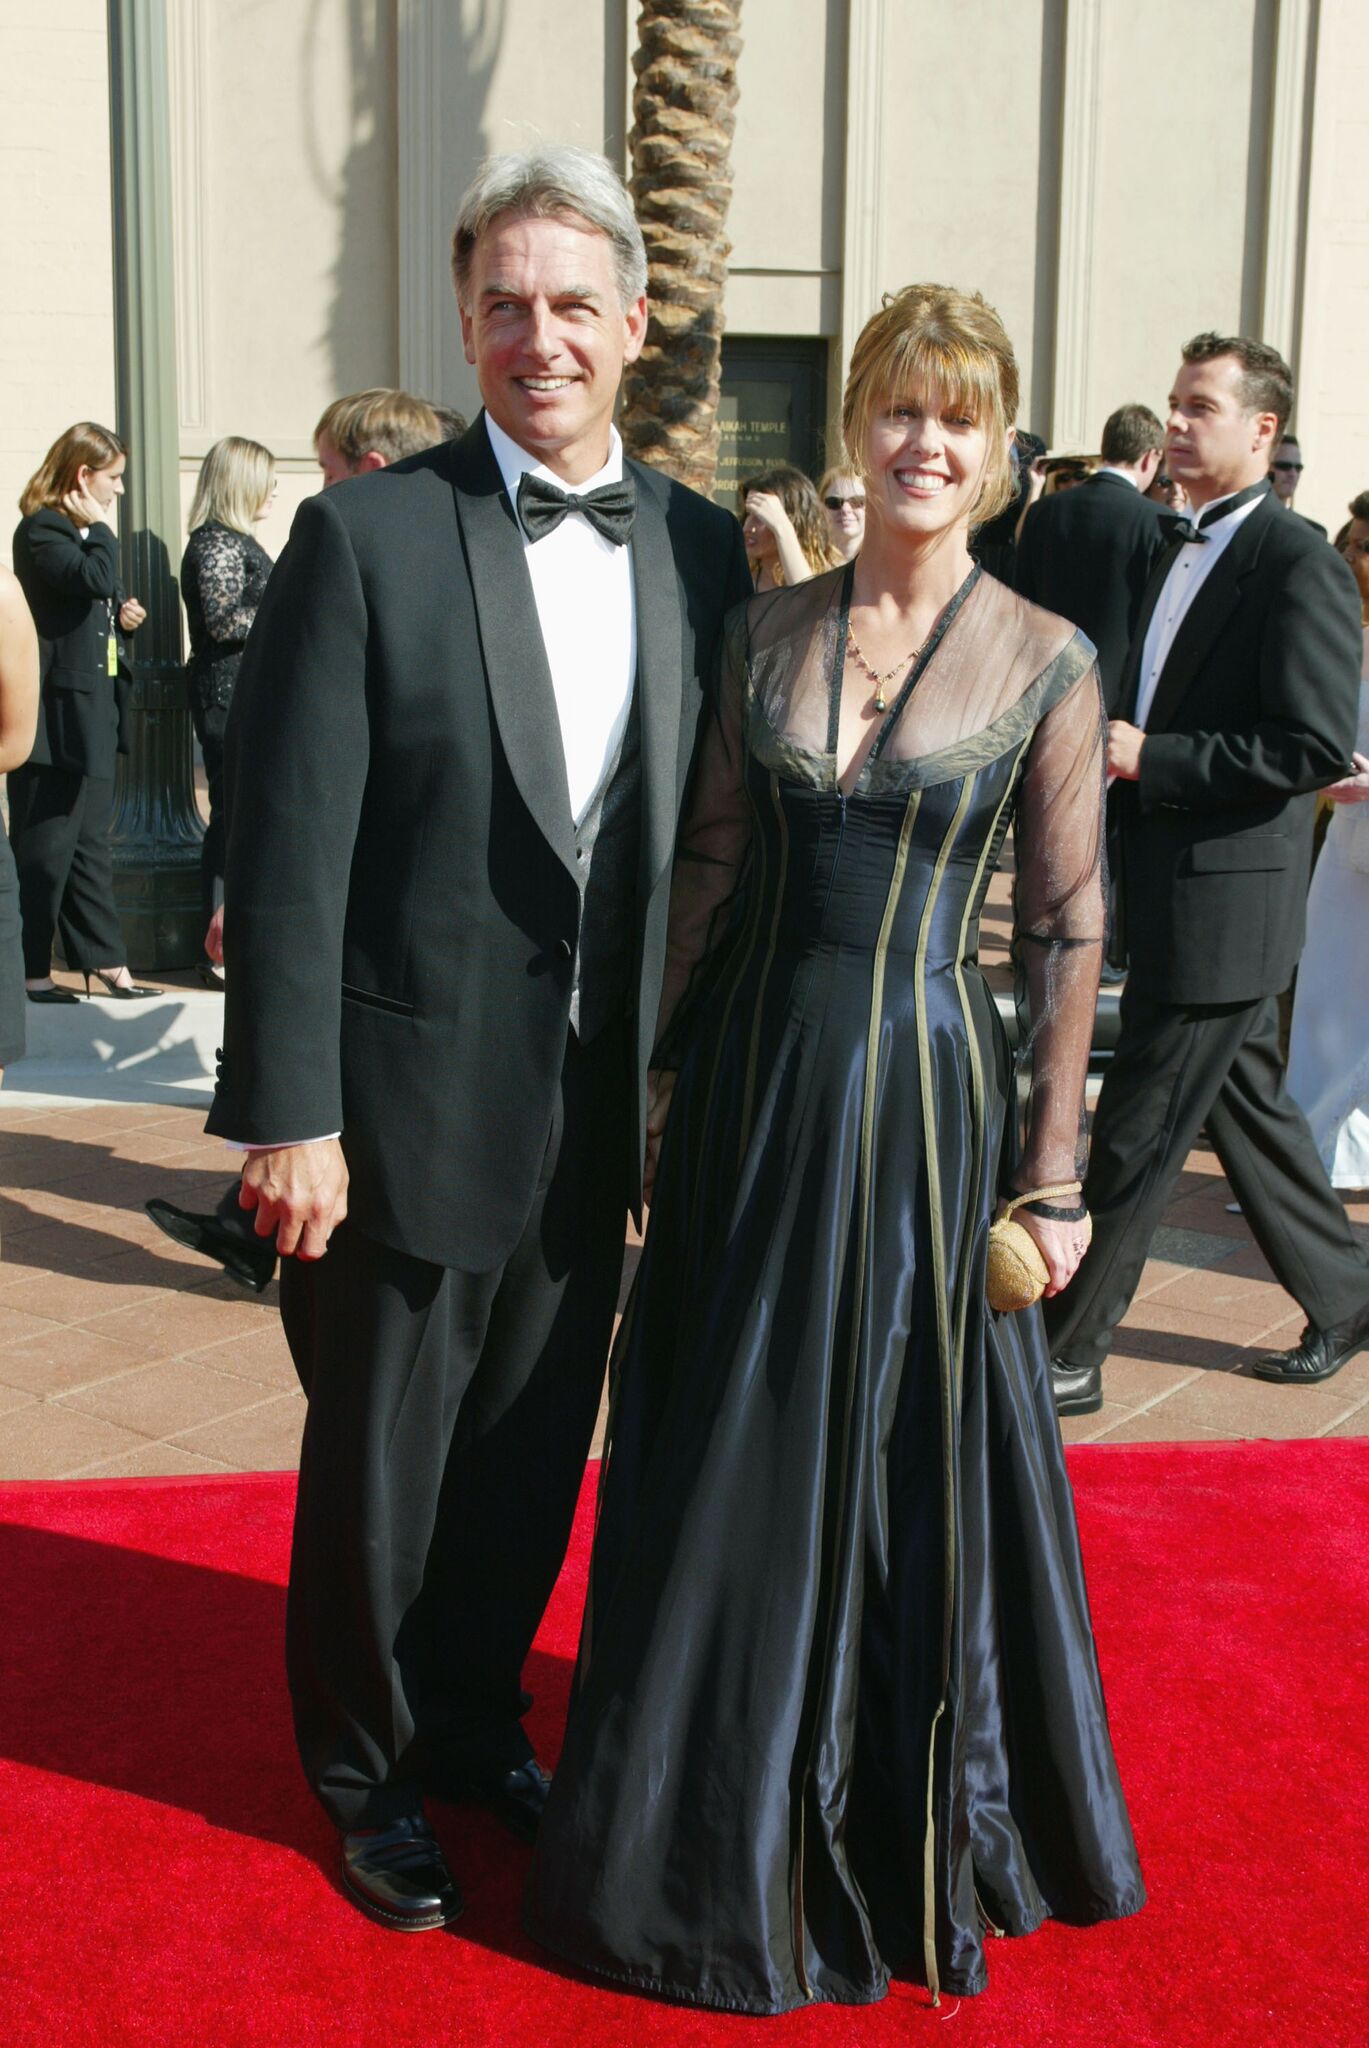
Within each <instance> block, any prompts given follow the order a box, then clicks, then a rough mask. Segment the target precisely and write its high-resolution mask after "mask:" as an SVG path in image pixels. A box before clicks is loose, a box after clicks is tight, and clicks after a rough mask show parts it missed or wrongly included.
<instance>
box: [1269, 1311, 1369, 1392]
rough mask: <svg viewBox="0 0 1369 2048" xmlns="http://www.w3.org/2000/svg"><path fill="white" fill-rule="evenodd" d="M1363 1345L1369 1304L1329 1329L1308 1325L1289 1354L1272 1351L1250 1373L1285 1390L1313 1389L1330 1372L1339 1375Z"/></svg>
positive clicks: (1368, 1334) (1368, 1338) (1368, 1327)
mask: <svg viewBox="0 0 1369 2048" xmlns="http://www.w3.org/2000/svg"><path fill="white" fill-rule="evenodd" d="M1366 1344H1369V1302H1366V1303H1365V1305H1364V1307H1363V1308H1362V1309H1361V1310H1360V1312H1359V1314H1358V1315H1354V1316H1347V1317H1346V1319H1345V1321H1344V1322H1343V1323H1332V1325H1331V1327H1330V1329H1329V1330H1314V1329H1313V1327H1312V1325H1311V1323H1309V1324H1308V1325H1307V1327H1306V1329H1305V1330H1304V1331H1303V1333H1302V1336H1301V1337H1300V1338H1299V1339H1298V1342H1297V1343H1296V1344H1295V1346H1294V1347H1293V1349H1292V1350H1291V1351H1271V1352H1270V1354H1269V1356H1268V1358H1261V1359H1260V1360H1259V1361H1258V1363H1257V1364H1256V1365H1255V1366H1254V1367H1253V1368H1252V1370H1253V1371H1254V1374H1255V1377H1256V1379H1259V1380H1277V1381H1278V1382H1279V1383H1280V1385H1282V1386H1286V1387H1314V1386H1315V1385H1316V1384H1317V1381H1318V1380H1329V1379H1330V1377H1331V1375H1332V1373H1333V1372H1339V1371H1340V1369H1341V1367H1342V1366H1343V1365H1344V1364H1345V1361H1346V1360H1347V1359H1348V1358H1353V1357H1354V1355H1355V1353H1356V1352H1357V1351H1363V1349H1364V1347H1365V1345H1366Z"/></svg>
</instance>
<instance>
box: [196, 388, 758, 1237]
mask: <svg viewBox="0 0 1369 2048" xmlns="http://www.w3.org/2000/svg"><path fill="white" fill-rule="evenodd" d="M629 467H630V469H631V470H632V473H633V475H634V476H635V478H636V481H637V493H638V512H637V521H636V525H635V527H634V531H633V539H632V553H633V574H634V581H635V587H636V600H637V645H638V668H637V689H638V701H639V708H640V718H641V746H642V806H643V817H642V829H641V857H640V867H639V875H638V901H637V933H636V941H637V947H636V975H635V1006H634V1015H633V1019H632V1039H633V1054H632V1058H631V1060H630V1061H625V1072H624V1075H623V1086H624V1088H625V1089H627V1090H630V1091H631V1096H632V1103H633V1108H634V1112H635V1113H634V1117H633V1129H634V1134H635V1142H634V1149H633V1156H632V1158H631V1160H630V1161H625V1162H624V1174H623V1184H624V1197H625V1207H626V1204H627V1201H628V1200H632V1201H637V1200H639V1198H640V1177H641V1163H642V1156H643V1151H644V1120H645V1090H646V1064H647V1057H648V1054H649V1052H650V1049H651V1039H652V1035H653V1033H654V1030H655V1026H656V1010H657V1004H658V1000H659V994H660V984H661V976H662V971H663V963H664V949H665V928H666V909H667V899H668V894H669V876H670V865H671V856H672V853H673V850H674V843H675V835H676V828H677V822H678V815H679V809H680V804H681V801H682V798H683V793H684V787H685V780H686V775H687V772H688V765H689V761H690V757H691V754H692V751H693V746H694V740H695V736H696V731H697V727H698V724H699V719H700V713H701V709H702V703H703V694H702V693H703V690H704V688H705V685H706V684H707V683H708V682H709V677H710V674H711V670H712V665H713V661H714V654H715V648H716V644H717V642H718V638H719V632H720V628H721V624H722V618H723V614H724V612H725V611H726V610H727V609H728V607H729V606H730V605H732V604H734V603H737V602H739V601H740V599H741V598H743V597H745V596H746V595H747V594H748V592H749V590H750V577H749V575H748V574H747V570H746V558H745V552H744V550H743V547H742V543H741V529H740V527H739V526H738V525H737V522H736V520H735V519H733V518H732V516H731V515H730V514H729V513H727V512H725V511H723V510H721V509H720V508H718V507H716V506H713V505H710V504H708V503H707V502H706V501H705V500H704V499H702V498H700V497H698V496H697V495H696V494H695V493H694V492H692V491H689V490H686V489H684V488H683V487H682V486H681V485H679V484H676V483H673V482H671V481H670V480H669V479H668V478H666V477H663V476H660V475H658V474H656V473H655V472H654V471H652V470H649V469H644V468H642V467H641V466H640V465H638V464H636V463H631V464H630V465H629ZM225 766H226V783H227V789H226V802H227V814H228V820H229V833H228V854H227V872H226V876H225V886H224V895H225V902H226V904H227V908H228V914H227V918H226V920H225V932H224V942H225V964H226V968H227V997H226V1015H225V1034H224V1045H223V1052H222V1056H221V1060H220V1069H219V1084H218V1088H217V1091H216V1094H215V1098H214V1104H213V1107H212V1109H211V1112H210V1116H209V1122H208V1129H209V1130H210V1131H213V1132H217V1133H219V1134H221V1135H223V1136H225V1137H230V1138H237V1139H241V1140H244V1141H247V1142H249V1143H251V1142H256V1143H271V1142H274V1143H285V1142H288V1141H292V1140H298V1139H302V1138H309V1137H317V1136H319V1135H321V1134H323V1133H326V1132H328V1131H335V1130H341V1131H342V1134H343V1147H344V1150H345V1152H346V1155H347V1162H348V1167H349V1169H350V1173H351V1186H350V1189H349V1196H348V1201H349V1210H350V1214H351V1215H352V1216H353V1217H354V1218H355V1219H356V1221H357V1222H358V1223H359V1224H360V1226H361V1228H362V1229H363V1230H365V1231H366V1232H367V1233H368V1234H369V1235H371V1236H373V1237H375V1238H377V1239H379V1240H380V1241H381V1242H382V1243H386V1244H390V1245H393V1246H395V1247H397V1248H398V1249H401V1250H404V1251H408V1252H411V1253H413V1254H414V1255H416V1256H417V1257H420V1258H424V1259H428V1260H431V1261H433V1262H435V1263H437V1264H440V1265H448V1266H457V1267H461V1268H464V1269H466V1270H469V1271H485V1270H487V1269H489V1268H491V1267H493V1266H496V1265H498V1264H499V1263H501V1261H502V1260H503V1259H504V1257H505V1256H506V1255H507V1253H508V1252H509V1251H510V1250H511V1248H512V1246H513V1245H514V1244H515V1242H516V1241H517V1238H518V1234H519V1231H520V1230H521V1228H522V1225H523V1222H524V1219H525V1217H526V1215H527V1212H528V1209H529V1206H530V1204H531V1202H532V1198H533V1195H534V1192H535V1190H536V1186H537V1181H538V1175H539V1172H540V1170H541V1167H542V1163H543V1160H544V1157H545V1154H546V1148H547V1143H548V1136H549V1132H550V1127H551V1121H552V1116H553V1113H554V1106H555V1102H556V1095H557V1089H558V1085H559V1076H560V1068H561V1061H562V1057H563V1052H564V1047H565V1042H566V1032H567V1020H568V1016H569V1005H570V995H571V977H572V969H573V960H574V954H575V946H576V937H577V931H578V923H579V917H580V893H579V890H578V888H577V886H576V881H575V854H574V836H573V826H572V820H571V813H570V800H569V796H568V793H567V786H566V774H565V761H564V754H563V750H562V744H561V736H560V728H559V724H558V720H557V712H556V704H555V699H554V696H553V693H552V683H551V675H550V671H549V669H548V666H547V660H546V655H545V652H544V649H543V644H542V637H541V632H540V629H539V626H538V621H537V611H536V606H535V603H534V600H533V594H532V584H531V580H530V578H529V576H528V571H527V564H526V561H525V558H524V551H523V544H522V540H521V537H520V534H519V530H518V527H517V524H516V521H515V517H514V513H513V508H512V507H511V505H510V503H509V501H508V498H507V496H506V494H505V491H504V488H503V482H502V478H501V476H500V471H499V467H498V464H497V463H496V462H495V459H494V455H493V453H492V451H491V449H490V445H489V439H488V436H487V435H486V432H485V427H484V420H483V416H482V417H481V418H479V419H477V420H476V422H475V424H474V425H473V426H472V427H471V429H470V431H469V432H468V433H467V434H466V435H465V436H464V437H463V438H462V439H461V440H459V441H454V442H448V443H447V444H446V445H445V446H443V447H440V448H434V449H429V450H428V451H426V452H425V453H424V454H422V455H418V456H414V457H412V458H410V459H409V460H408V461H405V462H400V463H396V464H394V465H393V466H392V467H391V468H388V469H383V470H377V471H376V472H374V474H372V475H368V476H365V477H360V478H357V479H354V480H353V481H350V482H347V483H344V484H339V485H337V486H336V487H335V488H333V489H332V490H329V491H326V492H322V493H320V495H319V496H317V497H315V498H310V499H308V500H307V501H306V502H305V503H304V504H303V505H302V506H301V507H300V509H299V512H298V513H297V515H296V517H295V522H294V527H293V530H292V532H291V537H290V542H289V545H288V547H287V548H286V550H285V552H284V553H283V554H282V556H281V559H280V561H279V563H278V564H277V566H276V568H275V570H274V572H273V574H272V576H271V580H270V582H269V584H268V585H267V590H266V595H265V598H264V599H263V602H262V605H261V608H260V610H259V611H258V613H257V617H256V621H255V623H254V625H253V627H252V631H251V634H250V635H249V638H248V641H247V646H246V649H245V651H244V654H243V660H242V667H241V670H240V672H239V676H238V682H237V686H236V688H235V690H234V692H233V701H232V707H231V710H230V713H229V719H228V728H227V735H226V764H225Z"/></svg>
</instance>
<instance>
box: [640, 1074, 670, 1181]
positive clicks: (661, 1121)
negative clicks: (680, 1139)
mask: <svg viewBox="0 0 1369 2048" xmlns="http://www.w3.org/2000/svg"><path fill="white" fill-rule="evenodd" d="M674 1092H675V1074H674V1070H673V1069H672V1068H667V1067H654V1068H653V1069H652V1071H651V1072H650V1073H649V1074H648V1075H647V1077H646V1167H645V1169H644V1171H643V1174H642V1199H643V1201H644V1202H648V1203H649V1202H650V1200H651V1191H652V1189H653V1188H654V1187H655V1185H656V1162H657V1160H658V1159H659V1158H660V1156H661V1139H662V1138H663V1137H664V1135H665V1125H666V1118H667V1117H668V1116H669V1114H670V1098H671V1096H672V1095H673V1094H674Z"/></svg>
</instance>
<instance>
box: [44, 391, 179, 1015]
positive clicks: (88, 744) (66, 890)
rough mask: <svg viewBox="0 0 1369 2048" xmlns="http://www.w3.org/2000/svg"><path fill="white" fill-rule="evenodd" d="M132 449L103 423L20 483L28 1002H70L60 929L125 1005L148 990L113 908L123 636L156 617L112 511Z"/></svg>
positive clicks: (125, 672)
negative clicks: (135, 578)
mask: <svg viewBox="0 0 1369 2048" xmlns="http://www.w3.org/2000/svg"><path fill="white" fill-rule="evenodd" d="M127 461H128V457H127V454H126V452H125V449H124V444H123V442H122V441H121V440H120V439H119V437H118V435H117V434H112V433H111V432H110V431H109V429H108V427H102V426H99V425H97V424H96V422H95V421H94V420H78V421H77V423H76V425H75V426H74V427H68V428H67V430H66V432H65V433H64V434H59V436H58V437H57V439H56V440H55V441H54V442H53V444H52V446H51V448H49V450H48V452H47V454H46V455H45V456H44V458H43V461H42V463H41V464H40V466H39V468H38V469H37V470H36V471H35V472H34V474H33V475H32V476H31V477H30V478H29V481H28V483H27V484H26V485H25V486H24V492H23V495H22V497H21V498H20V500H19V510H20V511H21V512H22V513H23V515H24V516H23V518H22V519H21V520H20V522H19V525H18V528H17V529H16V531H15V535H14V573H15V575H16V576H17V577H18V578H19V582H20V584H21V586H22V588H23V592H24V597H25V599H26V601H27V603H28V608H29V610H30V612H31V613H32V614H33V623H34V625H35V626H36V627H37V629H38V642H39V650H40V659H41V668H42V677H43V687H42V700H41V706H40V711H39V718H38V731H37V736H36V738H35V740H34V743H33V752H32V753H31V755H30V756H29V759H28V761H27V762H26V763H25V765H24V766H23V767H22V768H16V769H14V770H13V771H12V773H11V775H10V778H9V799H10V840H11V843H12V845H13V847H14V858H15V863H16V865H17V867H18V870H19V902H20V908H21V912H22V916H23V924H24V985H25V988H26V989H27V991H28V999H29V1001H30V1002H31V1003H74V1002H76V1001H77V997H76V996H75V994H74V993H73V992H72V990H71V989H68V988H58V987H56V986H55V985H54V983H53V979H52V942H53V936H54V933H56V934H57V935H59V936H60V938H61V942H62V957H63V959H64V960H65V961H66V963H67V966H68V967H72V968H75V969H76V970H77V971H78V972H80V973H84V975H85V978H86V992H87V994H91V993H93V992H94V991H93V989H92V983H98V984H99V986H100V989H101V990H102V992H103V993H104V994H106V995H110V996H116V997H118V998H119V999H120V1000H121V1001H124V1002H128V1001H132V1000H133V999H135V998H137V997H139V996H151V995H155V994H156V990H155V989H150V988H140V987H138V985H137V984H136V982H134V980H133V978H132V976H131V975H130V974H129V971H128V967H127V964H126V962H125V959H124V939H123V932H122V930H121V929H120V925H119V914H118V911H117V910H116V909H115V907H114V869H113V863H112V861H111V859H110V852H109V817H110V810H111V808H112V805H113V801H114V766H115V759H116V756H117V755H119V754H121V753H126V752H127V737H126V734H125V729H124V721H125V718H126V715H127V709H128V691H129V685H130V682H131V680H132V678H131V675H130V672H129V667H128V662H127V659H126V647H125V636H126V635H128V634H129V633H133V632H136V631H137V629H138V627H139V626H140V625H141V624H142V622H143V620H144V619H145V618H146V616H147V614H146V612H145V611H144V610H143V607H142V605H141V604H140V603H139V602H138V600H137V598H135V597H128V596H126V595H125V593H124V591H123V590H122V589H121V587H120V584H119V550H118V542H117V540H116V539H115V535H114V507H115V506H116V505H117V503H118V501H119V499H120V498H121V497H122V496H123V491H124V470H125V467H126V466H127Z"/></svg>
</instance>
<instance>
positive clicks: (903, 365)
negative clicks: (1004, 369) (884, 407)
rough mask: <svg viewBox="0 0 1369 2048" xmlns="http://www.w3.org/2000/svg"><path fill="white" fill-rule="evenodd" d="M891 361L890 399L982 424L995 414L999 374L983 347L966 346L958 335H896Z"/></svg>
mask: <svg viewBox="0 0 1369 2048" xmlns="http://www.w3.org/2000/svg"><path fill="white" fill-rule="evenodd" d="M900 343H901V345H900V347H899V349H898V351H897V358H896V360H895V362H894V363H893V364H892V365H891V368H892V371H893V375H892V376H891V378H890V390H891V392H892V394H893V395H892V403H893V404H895V405H908V404H912V405H917V406H928V405H929V402H930V401H933V400H935V401H936V403H935V407H934V408H933V409H934V410H936V411H938V412H941V413H947V414H950V413H960V414H963V415H964V417H965V418H966V419H970V420H973V421H974V423H975V425H976V426H977V427H985V428H987V427H988V426H989V424H990V423H991V421H992V419H993V415H994V400H995V397H996V394H997V385H998V377H997V370H996V367H995V365H994V361H993V358H992V357H991V356H990V355H989V354H988V353H987V351H981V350H979V349H974V348H969V347H967V346H966V345H965V343H964V341H963V340H962V339H960V338H959V337H951V336H946V337H944V338H943V337H942V336H940V335H935V334H927V333H922V334H917V335H908V336H901V337H900Z"/></svg>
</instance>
